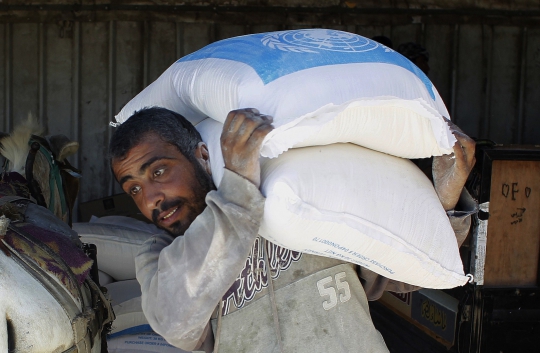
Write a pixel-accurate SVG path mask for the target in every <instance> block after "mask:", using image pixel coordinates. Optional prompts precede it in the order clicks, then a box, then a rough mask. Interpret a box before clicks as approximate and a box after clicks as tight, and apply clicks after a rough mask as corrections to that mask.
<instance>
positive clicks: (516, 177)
mask: <svg viewBox="0 0 540 353" xmlns="http://www.w3.org/2000/svg"><path fill="white" fill-rule="evenodd" d="M538 175H540V162H538V161H506V160H495V161H493V164H492V172H491V191H490V205H489V213H490V217H489V222H488V232H487V245H486V264H485V268H484V285H485V286H489V287H516V286H517V287H526V286H535V285H538V283H537V282H538V259H539V257H538V253H539V247H540V178H538Z"/></svg>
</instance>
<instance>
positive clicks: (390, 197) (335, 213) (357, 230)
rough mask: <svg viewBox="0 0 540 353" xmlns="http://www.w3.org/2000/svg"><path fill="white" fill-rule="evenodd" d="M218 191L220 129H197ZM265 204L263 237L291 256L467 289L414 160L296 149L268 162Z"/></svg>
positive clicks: (349, 147) (353, 149) (354, 149)
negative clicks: (296, 253) (321, 258)
mask: <svg viewBox="0 0 540 353" xmlns="http://www.w3.org/2000/svg"><path fill="white" fill-rule="evenodd" d="M197 129H198V130H199V132H200V133H201V135H202V137H203V140H204V141H205V142H207V144H208V145H209V147H210V148H209V151H210V164H211V167H212V177H213V179H214V182H215V183H216V185H219V182H220V180H221V178H222V177H223V165H224V163H223V157H222V153H221V148H220V144H219V136H220V132H221V129H222V124H221V123H218V122H216V121H213V120H211V119H207V120H205V121H203V122H202V123H200V124H199V125H198V126H197ZM261 192H262V193H263V195H264V196H265V197H266V203H265V208H264V216H263V221H262V224H261V228H260V230H259V233H260V235H261V236H263V237H265V238H266V239H268V240H270V241H272V242H274V243H276V244H278V245H281V246H283V247H286V248H288V249H292V250H296V251H301V252H305V253H311V254H317V255H322V256H327V257H333V258H338V259H343V260H346V261H350V262H353V263H356V264H359V265H361V266H363V267H365V268H367V269H369V270H371V271H374V272H376V273H378V274H380V275H383V276H385V277H388V278H391V279H394V280H398V281H401V282H405V283H410V284H413V285H417V286H420V287H425V288H452V287H456V286H460V285H463V284H465V283H466V282H467V280H468V278H467V277H466V276H464V273H463V265H462V262H461V258H460V255H459V251H458V245H457V240H456V237H455V234H454V231H453V229H452V227H451V225H450V222H449V220H448V217H447V215H446V212H445V211H444V209H443V208H442V206H441V203H440V201H439V198H438V196H437V194H436V192H435V190H434V188H433V185H432V184H431V182H430V181H429V179H428V178H427V177H426V176H425V175H424V174H423V173H422V172H421V171H420V169H418V168H417V167H416V166H415V165H414V164H413V163H412V162H411V161H409V160H407V159H403V158H398V157H394V156H390V155H387V154H384V153H380V152H376V151H373V150H370V149H367V148H363V147H360V146H356V145H353V144H333V145H327V146H314V147H305V148H298V149H292V150H289V151H287V152H285V153H283V154H282V155H281V156H279V157H278V158H274V159H266V158H265V159H262V162H261Z"/></svg>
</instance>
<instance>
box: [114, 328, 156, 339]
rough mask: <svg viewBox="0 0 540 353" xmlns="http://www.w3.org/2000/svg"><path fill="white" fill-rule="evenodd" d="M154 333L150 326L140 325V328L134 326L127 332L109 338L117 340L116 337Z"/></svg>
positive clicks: (117, 333)
mask: <svg viewBox="0 0 540 353" xmlns="http://www.w3.org/2000/svg"><path fill="white" fill-rule="evenodd" d="M153 332H154V330H152V328H151V327H150V325H139V326H133V327H130V328H127V329H125V330H122V331H118V332H115V333H112V334H110V335H108V336H107V338H108V339H110V338H116V337H120V336H124V335H137V334H140V333H153Z"/></svg>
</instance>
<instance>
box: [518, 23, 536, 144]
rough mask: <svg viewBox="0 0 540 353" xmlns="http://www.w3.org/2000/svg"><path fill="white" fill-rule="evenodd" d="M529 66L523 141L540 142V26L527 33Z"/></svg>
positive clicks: (526, 82)
mask: <svg viewBox="0 0 540 353" xmlns="http://www.w3.org/2000/svg"><path fill="white" fill-rule="evenodd" d="M526 53H527V57H526V60H527V66H526V75H525V79H526V81H525V98H524V112H523V113H524V117H523V131H522V134H523V135H522V136H523V143H525V144H536V145H538V144H540V119H538V112H540V99H539V98H540V85H538V82H540V28H531V29H529V30H528V35H527V52H526Z"/></svg>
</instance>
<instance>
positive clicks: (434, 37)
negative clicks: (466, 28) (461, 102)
mask: <svg viewBox="0 0 540 353" xmlns="http://www.w3.org/2000/svg"><path fill="white" fill-rule="evenodd" d="M425 48H426V50H427V51H428V53H429V61H428V64H429V68H430V71H429V74H428V77H429V79H430V80H431V82H432V83H433V85H434V86H435V88H437V91H439V94H440V95H441V97H442V99H443V101H444V103H445V104H446V108H447V109H448V111H449V112H450V107H451V103H452V68H453V52H454V50H453V48H454V26H451V25H426V26H425Z"/></svg>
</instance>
